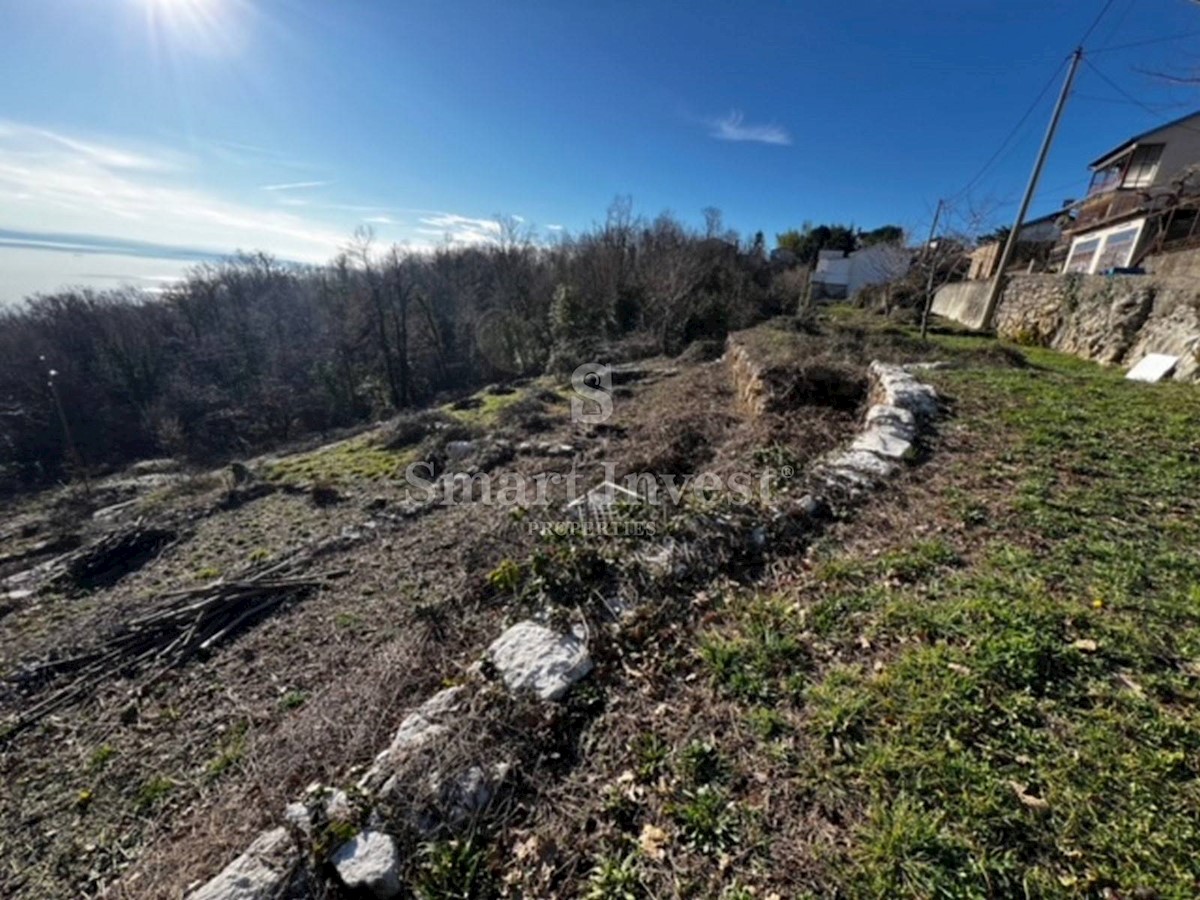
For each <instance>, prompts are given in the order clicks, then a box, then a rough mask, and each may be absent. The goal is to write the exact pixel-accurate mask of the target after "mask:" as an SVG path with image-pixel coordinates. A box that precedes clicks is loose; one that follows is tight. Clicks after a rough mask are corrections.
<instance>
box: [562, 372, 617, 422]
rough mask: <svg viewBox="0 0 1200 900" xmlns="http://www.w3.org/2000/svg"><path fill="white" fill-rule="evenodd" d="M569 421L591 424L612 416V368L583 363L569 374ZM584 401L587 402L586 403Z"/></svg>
mask: <svg viewBox="0 0 1200 900" xmlns="http://www.w3.org/2000/svg"><path fill="white" fill-rule="evenodd" d="M571 387H572V388H573V389H574V390H575V396H574V397H572V398H571V419H572V420H573V421H576V422H585V423H588V424H592V423H595V422H603V421H605V420H607V419H608V417H609V416H611V415H612V411H613V402H612V367H611V366H603V365H600V364H599V363H584V364H583V365H582V366H580V367H579V368H578V369H576V370H575V371H574V372H572V373H571ZM585 401H589V402H586V403H585Z"/></svg>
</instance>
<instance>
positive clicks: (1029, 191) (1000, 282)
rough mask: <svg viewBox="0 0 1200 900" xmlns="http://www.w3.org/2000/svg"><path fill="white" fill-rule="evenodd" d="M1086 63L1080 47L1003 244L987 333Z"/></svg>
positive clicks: (986, 313)
mask: <svg viewBox="0 0 1200 900" xmlns="http://www.w3.org/2000/svg"><path fill="white" fill-rule="evenodd" d="M1082 61H1083V48H1082V47H1077V48H1076V49H1075V52H1074V53H1072V54H1071V66H1070V68H1069V69H1067V78H1066V81H1064V82H1063V86H1062V92H1061V93H1060V94H1059V95H1058V102H1057V103H1056V104H1054V113H1053V115H1051V116H1050V125H1049V127H1047V129H1046V137H1045V138H1043V139H1042V149H1041V150H1040V151H1039V152H1038V158H1037V162H1036V163H1034V166H1033V174H1032V175H1030V176H1029V186H1028V187H1026V188H1025V196H1024V198H1023V199H1022V200H1021V208H1020V210H1019V211H1018V212H1017V221H1016V222H1014V223H1013V227H1012V231H1010V232H1009V233H1008V240H1006V241H1005V242H1004V252H1003V253H1001V254H1000V265H999V267H998V268H997V269H996V277H995V278H994V279H993V281H992V286H991V290H990V291H989V292H988V300H987V307H986V308H985V309H984V312H983V322H982V323H981V324H980V327H981V328H983V329H984V330H987V329H990V328H991V327H992V324H993V323H992V320H993V319H994V318H995V316H996V307H997V306H998V305H999V304H1000V294H1001V292H1002V291H1003V290H1004V270H1005V269H1007V268H1008V264H1009V263H1010V262H1011V261H1012V255H1013V253H1014V252H1015V251H1016V249H1017V243H1018V241H1019V240H1020V237H1021V226H1022V225H1024V224H1025V214H1026V213H1028V212H1029V204H1030V203H1032V202H1033V194H1034V192H1035V191H1036V190H1037V185H1038V179H1039V178H1041V177H1042V167H1043V166H1045V165H1046V157H1047V156H1049V155H1050V145H1051V144H1052V143H1054V133H1055V132H1056V131H1058V122H1059V120H1060V119H1061V118H1062V114H1063V108H1064V107H1065V106H1066V105H1067V97H1068V96H1069V95H1070V93H1071V85H1072V84H1074V83H1075V73H1076V72H1077V71H1078V70H1079V64H1080V63H1081V62H1082Z"/></svg>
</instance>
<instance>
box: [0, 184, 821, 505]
mask: <svg viewBox="0 0 1200 900" xmlns="http://www.w3.org/2000/svg"><path fill="white" fill-rule="evenodd" d="M786 274H787V266H785V265H780V264H775V263H772V262H771V261H770V260H768V258H767V255H766V250H765V247H764V245H763V242H762V241H761V240H758V241H755V242H753V243H752V244H745V245H744V244H742V243H741V242H739V240H738V238H737V236H736V234H734V233H732V232H729V231H727V230H725V229H724V228H723V226H722V225H721V223H720V215H719V213H716V211H710V212H709V214H708V219H707V225H706V228H705V230H704V231H702V232H701V231H692V230H690V229H688V228H686V227H685V226H683V225H682V224H680V222H679V221H677V220H676V219H674V218H672V217H670V216H668V215H662V216H659V217H657V218H655V219H653V220H648V219H645V218H642V217H640V216H635V215H634V214H633V212H632V209H631V207H630V204H629V202H628V201H627V200H619V201H617V202H616V203H614V204H613V206H612V208H611V209H610V210H609V214H608V217H607V219H606V221H605V222H604V224H602V225H599V226H597V227H596V228H594V229H593V230H592V231H589V232H586V233H583V234H581V235H579V236H577V237H574V238H570V239H564V240H562V241H560V242H558V243H556V244H554V245H552V246H546V245H542V244H537V243H535V242H534V241H533V239H532V237H531V235H530V233H528V232H526V231H523V230H521V228H520V227H519V226H518V224H517V223H516V222H515V221H510V222H506V223H503V225H502V227H501V228H500V229H499V233H498V237H497V239H496V241H495V242H494V243H493V244H491V245H488V246H483V247H444V248H442V249H439V250H437V251H436V252H433V253H428V254H418V253H407V252H404V251H402V250H400V249H399V248H391V249H387V250H385V248H382V247H378V246H375V245H374V244H373V243H372V240H371V236H370V235H369V234H368V233H362V234H359V235H357V236H356V238H355V240H354V242H353V243H352V244H351V245H350V246H348V247H347V249H346V251H345V252H344V253H343V254H341V255H340V256H339V257H338V258H337V259H335V260H334V261H333V262H331V263H330V264H329V265H326V266H323V267H315V268H297V267H293V266H288V265H284V264H281V263H279V262H277V261H275V260H273V259H271V258H270V257H267V256H265V255H261V254H258V255H248V256H243V257H240V258H238V259H236V260H232V261H230V262H228V263H225V264H221V265H205V266H200V267H198V268H196V269H194V270H192V272H191V273H190V274H189V275H188V277H187V278H185V279H184V280H183V281H181V282H179V283H177V284H173V285H171V286H170V287H169V288H168V289H167V290H166V291H165V293H164V294H163V295H162V296H161V297H159V298H149V297H147V296H146V295H142V294H138V293H135V292H129V291H115V292H106V293H97V292H93V291H88V290H69V291H64V292H61V293H57V294H54V295H48V296H37V297H33V298H31V299H30V300H28V301H27V302H26V303H25V304H24V305H23V306H21V307H18V308H15V309H10V310H7V311H4V312H3V313H0V360H3V362H2V363H0V489H4V488H8V489H12V488H14V487H17V486H20V485H29V484H33V485H37V484H45V483H47V482H50V481H53V480H56V479H58V478H60V477H61V476H62V475H63V474H64V472H67V473H68V474H69V473H70V470H72V469H73V468H78V467H79V466H83V467H85V468H96V467H103V466H110V465H119V464H123V463H127V462H129V461H131V460H134V459H138V458H146V457H156V456H163V455H170V456H177V457H184V458H189V459H193V460H197V461H212V460H219V459H227V458H230V457H236V456H242V455H246V454H247V453H249V452H251V451H254V450H261V449H263V448H267V447H270V446H275V445H279V444H281V443H284V442H287V441H289V440H292V439H295V438H297V437H301V436H304V435H306V434H310V433H313V432H319V431H326V430H329V429H334V428H340V427H346V426H350V425H353V424H355V423H359V422H363V421H367V420H370V419H372V418H377V417H380V416H382V415H384V414H387V413H390V412H394V411H400V410H405V409H408V408H412V407H419V406H425V405H429V404H430V403H432V402H436V401H437V399H438V398H439V396H440V395H443V394H446V393H454V394H459V395H461V394H463V393H464V392H466V391H467V390H469V389H471V388H474V387H478V386H480V385H483V384H486V383H489V382H495V381H499V380H505V379H513V378H517V377H520V376H527V375H531V374H535V373H539V372H542V371H547V370H553V371H556V372H570V371H572V370H573V369H574V368H575V366H577V365H578V364H580V363H581V362H586V361H592V360H595V359H597V358H603V359H604V360H606V361H616V360H618V358H620V357H622V356H624V355H626V354H629V353H634V352H636V353H639V354H642V355H644V354H645V352H647V351H648V352H650V353H655V352H657V353H668V354H675V353H678V352H679V351H681V350H683V349H684V348H685V347H687V346H688V345H689V344H690V343H691V342H692V341H695V340H698V339H711V338H718V339H720V338H723V337H724V335H725V333H726V332H727V331H728V330H729V329H732V328H739V327H744V326H746V325H747V324H749V323H751V322H753V321H755V320H757V319H759V318H761V317H763V316H767V315H773V314H776V313H778V312H780V311H781V310H782V309H783V308H784V305H786V304H791V308H794V304H795V303H796V302H798V299H799V298H798V296H796V295H795V294H796V292H795V291H794V290H792V289H791V288H788V287H786V286H784V287H779V288H777V287H776V286H774V285H773V280H774V279H775V278H776V277H781V278H782V277H783V276H784V275H786ZM51 370H53V371H54V372H55V373H56V374H55V375H54V376H53V378H51V376H50V374H49V373H50V371H51ZM51 380H52V381H53V383H54V390H55V391H57V395H58V398H59V399H61V405H62V413H63V415H62V416H61V417H60V416H59V415H58V409H57V407H56V405H55V399H54V397H53V396H52V391H51V388H49V387H48V382H49V381H51ZM495 399H496V400H497V401H499V400H501V399H502V398H499V397H497V398H495ZM498 405H499V404H498ZM64 422H65V425H64Z"/></svg>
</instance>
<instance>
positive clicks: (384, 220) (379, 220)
mask: <svg viewBox="0 0 1200 900" xmlns="http://www.w3.org/2000/svg"><path fill="white" fill-rule="evenodd" d="M363 221H364V222H366V223H368V224H370V225H396V224H399V223H397V222H396V220H395V219H393V218H392V217H391V216H367V217H366V218H365V219H363Z"/></svg>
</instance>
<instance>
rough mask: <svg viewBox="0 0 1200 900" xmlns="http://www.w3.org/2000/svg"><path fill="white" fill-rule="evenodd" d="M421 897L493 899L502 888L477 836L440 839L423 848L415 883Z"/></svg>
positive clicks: (423, 899)
mask: <svg viewBox="0 0 1200 900" xmlns="http://www.w3.org/2000/svg"><path fill="white" fill-rule="evenodd" d="M414 888H415V893H416V895H417V897H419V898H420V900H492V898H495V897H499V896H500V891H499V887H498V885H497V884H496V879H495V876H494V875H493V873H492V871H491V868H490V866H489V863H488V854H487V844H486V842H485V841H484V840H483V839H482V838H481V837H479V836H478V835H472V836H471V837H468V838H462V839H459V840H451V841H437V842H434V843H430V844H425V845H424V846H423V847H422V848H421V860H420V864H419V869H418V872H417V875H416V883H415V885H414Z"/></svg>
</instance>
